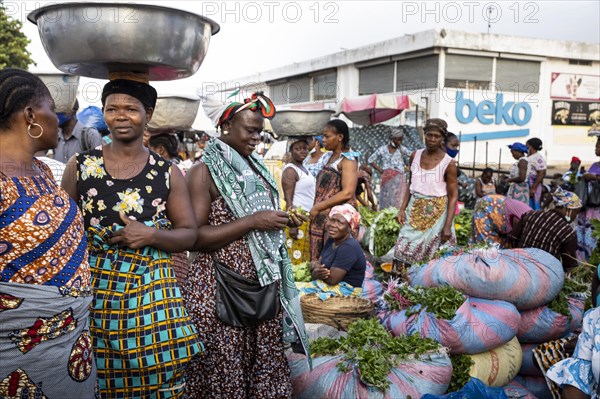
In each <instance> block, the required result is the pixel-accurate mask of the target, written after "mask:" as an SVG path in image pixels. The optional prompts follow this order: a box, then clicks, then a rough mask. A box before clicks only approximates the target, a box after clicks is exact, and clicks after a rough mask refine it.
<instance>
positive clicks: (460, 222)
mask: <svg viewBox="0 0 600 399" xmlns="http://www.w3.org/2000/svg"><path fill="white" fill-rule="evenodd" d="M472 221H473V211H472V210H470V209H463V210H461V211H460V213H459V214H458V215H456V216H455V217H454V229H455V230H456V243H457V245H460V246H465V245H467V244H468V243H469V237H470V236H471V227H472V225H473V223H472Z"/></svg>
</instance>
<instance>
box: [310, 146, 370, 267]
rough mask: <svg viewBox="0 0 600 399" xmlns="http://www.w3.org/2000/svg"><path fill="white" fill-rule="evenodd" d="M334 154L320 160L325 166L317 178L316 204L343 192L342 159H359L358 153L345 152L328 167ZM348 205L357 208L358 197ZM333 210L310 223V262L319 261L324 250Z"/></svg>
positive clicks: (353, 198) (323, 212)
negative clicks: (326, 226)
mask: <svg viewBox="0 0 600 399" xmlns="http://www.w3.org/2000/svg"><path fill="white" fill-rule="evenodd" d="M332 154H333V152H328V153H326V154H325V155H323V156H322V157H321V158H319V163H320V164H321V165H324V166H323V167H322V168H321V171H320V172H319V175H318V176H317V183H316V189H315V204H318V203H319V202H322V201H324V200H326V199H328V198H331V197H332V196H334V195H336V194H337V193H339V192H340V191H342V172H340V170H339V169H338V165H339V163H340V162H342V159H344V158H347V159H349V160H351V161H353V160H355V159H357V157H358V155H357V154H358V153H355V152H343V153H342V154H341V155H340V157H339V158H338V159H337V160H336V161H335V162H333V163H332V164H331V165H327V162H328V161H329V159H331V155H332ZM348 204H350V205H352V206H354V207H355V208H357V203H356V197H354V196H353V197H352V198H351V199H350V201H348ZM330 210H331V209H330V208H328V209H325V210H322V211H321V212H319V214H318V215H317V217H315V218H314V219H312V220H311V221H310V226H309V232H310V260H311V261H313V260H319V257H320V256H321V251H322V250H323V243H324V242H325V236H326V232H325V225H326V224H327V220H329V217H328V215H329V211H330Z"/></svg>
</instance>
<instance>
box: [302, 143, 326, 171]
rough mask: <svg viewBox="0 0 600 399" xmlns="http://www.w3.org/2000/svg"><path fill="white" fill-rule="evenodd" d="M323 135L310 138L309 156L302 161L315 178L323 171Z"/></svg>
mask: <svg viewBox="0 0 600 399" xmlns="http://www.w3.org/2000/svg"><path fill="white" fill-rule="evenodd" d="M322 148H323V136H322V135H319V136H314V137H309V139H308V156H307V157H306V158H305V159H304V161H303V162H302V165H304V167H305V168H306V170H308V172H309V173H310V174H311V175H313V176H314V177H315V178H316V177H317V175H318V174H319V172H320V171H321V169H320V168H319V167H320V164H319V159H321V157H322V156H323V151H321V149H322Z"/></svg>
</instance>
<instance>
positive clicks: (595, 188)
mask: <svg viewBox="0 0 600 399" xmlns="http://www.w3.org/2000/svg"><path fill="white" fill-rule="evenodd" d="M587 188H588V190H587V199H586V201H585V205H586V206H591V207H593V208H597V207H600V182H599V181H598V180H591V181H589V182H588V187H587Z"/></svg>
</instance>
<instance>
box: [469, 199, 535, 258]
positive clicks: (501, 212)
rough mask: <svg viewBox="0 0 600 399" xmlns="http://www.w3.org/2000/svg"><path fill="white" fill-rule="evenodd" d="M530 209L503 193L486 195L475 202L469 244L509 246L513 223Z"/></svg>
mask: <svg viewBox="0 0 600 399" xmlns="http://www.w3.org/2000/svg"><path fill="white" fill-rule="evenodd" d="M531 210H532V209H531V208H530V207H529V205H527V204H525V203H523V202H521V201H517V200H515V199H512V198H508V197H504V196H503V195H486V196H484V197H482V198H480V199H479V201H477V203H476V204H475V212H474V213H473V228H472V229H471V237H470V238H469V243H470V244H480V243H487V244H499V245H500V247H501V248H510V247H511V244H510V239H509V236H508V235H509V233H510V232H511V231H512V227H513V225H515V223H517V222H518V221H519V220H521V218H522V217H523V215H525V214H526V213H527V212H529V211H531Z"/></svg>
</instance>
